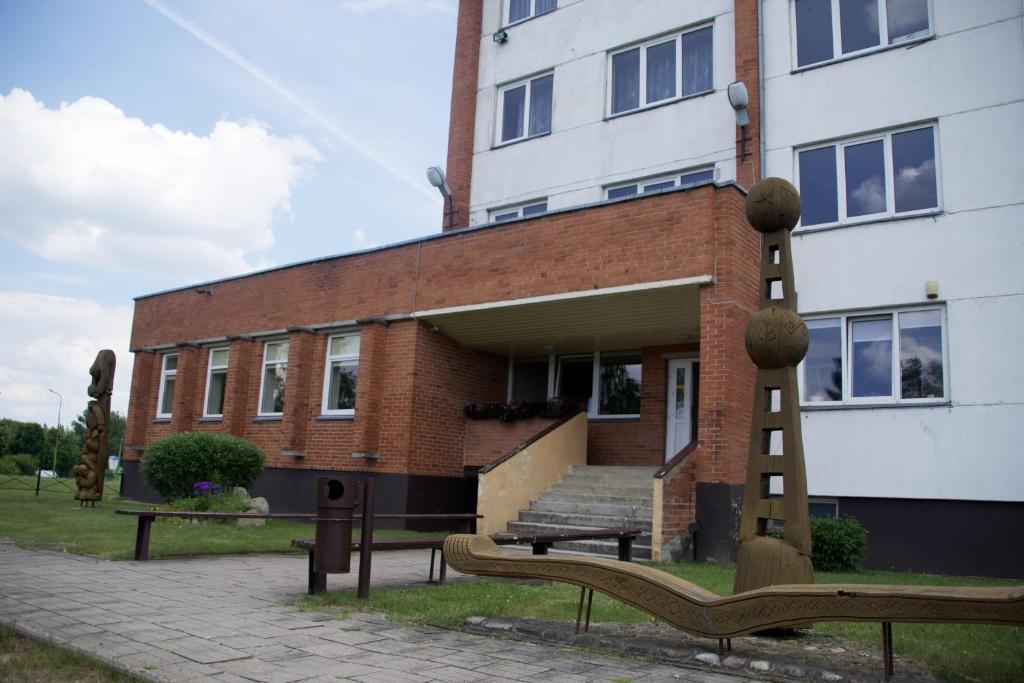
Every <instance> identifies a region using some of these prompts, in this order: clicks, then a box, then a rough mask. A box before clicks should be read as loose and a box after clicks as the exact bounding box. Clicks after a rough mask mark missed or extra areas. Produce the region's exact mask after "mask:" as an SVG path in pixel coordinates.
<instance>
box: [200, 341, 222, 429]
mask: <svg viewBox="0 0 1024 683" xmlns="http://www.w3.org/2000/svg"><path fill="white" fill-rule="evenodd" d="M227 383H228V349H227V347H224V348H218V349H210V356H209V362H208V363H207V367H206V399H205V400H204V401H203V417H221V416H222V415H223V414H224V391H225V389H227Z"/></svg>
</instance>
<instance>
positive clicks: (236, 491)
mask: <svg viewBox="0 0 1024 683" xmlns="http://www.w3.org/2000/svg"><path fill="white" fill-rule="evenodd" d="M231 494H232V495H234V496H238V497H239V498H241V499H242V500H249V492H248V491H246V490H245V488H244V487H242V486H236V487H235V488H233V489H231Z"/></svg>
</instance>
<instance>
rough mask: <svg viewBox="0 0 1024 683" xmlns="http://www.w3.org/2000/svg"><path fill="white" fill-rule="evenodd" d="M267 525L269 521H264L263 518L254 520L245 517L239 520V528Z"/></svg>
mask: <svg viewBox="0 0 1024 683" xmlns="http://www.w3.org/2000/svg"><path fill="white" fill-rule="evenodd" d="M266 523H267V520H265V519H263V518H262V517H257V518H256V519H253V518H252V517H244V516H243V517H239V518H238V526H265V525H266Z"/></svg>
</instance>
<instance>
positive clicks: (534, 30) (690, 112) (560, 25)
mask: <svg viewBox="0 0 1024 683" xmlns="http://www.w3.org/2000/svg"><path fill="white" fill-rule="evenodd" d="M630 5H631V3H623V2H621V0H559V2H558V9H557V10H556V11H554V12H550V13H548V14H543V15H540V16H536V17H534V18H532V19H529V20H527V21H524V22H522V23H517V24H514V25H511V26H507V14H506V13H507V11H508V3H507V0H484V13H483V32H484V35H483V37H482V40H481V43H480V75H479V83H478V92H477V113H476V140H475V144H474V158H473V181H472V182H473V184H472V190H471V198H470V213H471V215H470V224H472V225H479V224H481V223H486V222H488V220H489V216H490V213H489V212H490V211H493V210H494V209H498V208H502V207H506V206H513V205H521V204H524V203H528V202H534V201H537V200H541V199H547V202H548V209H560V208H566V207H570V206H579V205H581V204H589V203H592V202H597V201H600V200H602V199H604V191H603V188H604V187H605V186H608V185H613V184H615V183H621V182H624V181H628V180H634V179H639V178H647V177H654V176H660V175H665V174H668V173H672V172H675V171H683V170H688V169H693V168H704V167H709V166H714V168H715V170H716V171H717V174H718V179H719V180H731V179H734V178H735V176H736V170H735V152H734V149H735V144H734V140H735V134H736V128H735V117H734V115H733V111H732V108H731V107H730V106H729V102H728V99H727V97H726V93H725V88H726V86H728V84H729V83H731V82H732V81H734V80H735V56H734V52H735V48H734V42H733V36H734V31H733V13H732V2H731V0H702V1H701V2H679V1H678V0H647V1H646V2H644V3H642V11H635V10H637V9H641V8H640V7H639V6H637V7H631V6H630ZM704 25H710V26H713V51H714V60H713V80H714V90H713V91H711V92H709V93H706V94H701V95H695V96H692V97H690V98H686V99H684V100H682V101H675V102H673V103H669V104H666V105H663V106H656V107H652V108H650V109H646V110H643V111H639V112H634V113H628V114H623V115H619V116H615V117H609V110H608V88H609V87H610V76H609V58H608V54H609V52H610V51H613V50H615V49H616V48H620V47H627V46H630V45H631V44H634V43H642V42H644V41H646V40H648V39H651V38H656V37H658V36H663V35H668V34H671V33H672V32H678V31H681V30H685V29H688V28H693V27H700V26H704ZM501 28H505V30H506V31H507V33H508V42H506V43H504V44H498V43H496V42H494V40H493V38H492V36H493V34H494V32H495V31H498V30H499V29H501ZM550 72H553V74H554V97H553V107H552V121H551V132H550V134H546V135H543V136H540V137H536V138H530V139H527V140H524V141H520V142H516V143H512V144H508V145H505V146H502V145H501V144H500V139H499V138H500V135H499V132H498V113H499V112H498V102H497V99H496V98H497V96H498V93H499V89H500V88H501V86H503V85H505V84H508V83H512V82H516V81H520V80H522V79H524V78H528V77H530V76H534V75H540V74H543V73H550ZM653 133H656V134H653Z"/></svg>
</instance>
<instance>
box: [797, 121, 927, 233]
mask: <svg viewBox="0 0 1024 683" xmlns="http://www.w3.org/2000/svg"><path fill="white" fill-rule="evenodd" d="M935 137H936V135H935V126H933V125H932V126H924V127H918V128H912V129H907V130H900V131H895V132H891V133H883V134H880V135H875V136H872V137H865V138H857V139H855V140H850V141H846V142H840V143H837V144H830V145H825V146H819V147H814V148H811V149H803V150H800V151H799V152H798V153H797V166H798V173H799V176H800V178H799V185H800V197H801V202H802V205H801V217H800V224H801V225H802V226H803V227H809V226H827V225H836V224H843V223H854V222H859V221H863V220H872V219H878V218H889V217H894V216H908V215H909V216H912V215H915V214H922V213H932V212H934V211H936V210H938V208H939V185H938V172H937V159H936V154H935V150H936V147H937V145H936V142H935Z"/></svg>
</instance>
